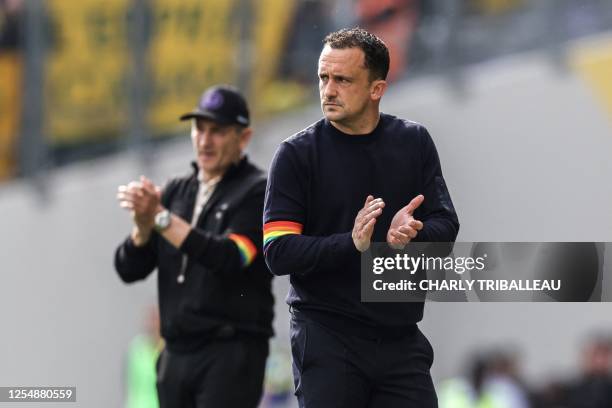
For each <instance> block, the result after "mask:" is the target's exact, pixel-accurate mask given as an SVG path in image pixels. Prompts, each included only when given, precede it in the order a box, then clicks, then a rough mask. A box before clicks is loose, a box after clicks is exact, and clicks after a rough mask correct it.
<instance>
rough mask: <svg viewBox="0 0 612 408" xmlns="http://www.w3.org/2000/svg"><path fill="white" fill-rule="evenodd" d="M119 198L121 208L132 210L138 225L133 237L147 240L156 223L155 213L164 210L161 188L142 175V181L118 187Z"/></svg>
mask: <svg viewBox="0 0 612 408" xmlns="http://www.w3.org/2000/svg"><path fill="white" fill-rule="evenodd" d="M117 200H118V201H119V206H120V207H121V208H125V209H126V210H129V211H130V212H131V215H132V220H133V221H134V226H135V227H136V230H135V231H134V232H133V233H132V238H134V239H135V240H136V241H145V242H146V241H147V240H148V237H149V235H150V234H151V231H152V230H153V226H154V225H155V214H157V213H158V212H159V211H161V210H163V207H162V206H161V189H160V188H159V187H157V186H156V185H155V184H153V182H152V181H151V180H149V179H148V178H146V177H144V176H140V181H132V182H131V183H129V184H127V185H121V186H119V187H118V189H117Z"/></svg>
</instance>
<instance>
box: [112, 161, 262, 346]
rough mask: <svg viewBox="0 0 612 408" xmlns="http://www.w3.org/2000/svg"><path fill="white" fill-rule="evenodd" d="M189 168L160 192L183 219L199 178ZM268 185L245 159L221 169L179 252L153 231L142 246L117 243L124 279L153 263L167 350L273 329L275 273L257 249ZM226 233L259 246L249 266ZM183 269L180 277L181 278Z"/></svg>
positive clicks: (138, 276)
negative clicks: (189, 171)
mask: <svg viewBox="0 0 612 408" xmlns="http://www.w3.org/2000/svg"><path fill="white" fill-rule="evenodd" d="M193 167H194V171H193V173H192V174H190V175H189V176H186V177H181V178H175V179H173V180H171V181H170V182H169V183H168V184H167V185H166V187H165V188H164V190H163V193H162V205H163V206H164V207H166V208H168V209H169V210H170V211H171V212H172V213H173V214H176V215H178V216H180V217H181V218H183V219H184V220H186V221H187V222H189V221H190V220H191V218H192V213H193V207H194V204H195V198H196V194H197V191H198V183H199V181H198V179H197V173H198V170H197V167H196V166H195V164H194V166H193ZM265 187H266V179H265V175H264V173H263V172H262V171H261V170H260V169H258V168H257V167H255V166H254V165H253V164H251V163H250V162H249V161H248V160H247V158H246V157H245V158H244V159H242V160H241V161H240V162H239V163H238V164H237V165H235V166H232V167H231V168H230V169H228V171H227V172H226V173H225V175H224V176H223V178H222V180H221V181H220V182H219V184H218V185H217V187H216V188H215V191H214V193H213V194H212V196H211V197H210V199H209V200H208V202H207V203H206V205H205V206H204V208H203V210H202V213H201V215H200V217H199V219H198V221H197V224H196V228H194V229H192V231H191V232H190V234H189V235H188V236H187V238H186V239H185V241H184V242H183V244H182V246H181V248H180V249H176V248H174V247H173V246H172V245H171V244H169V243H168V242H167V241H166V240H165V239H163V238H162V237H161V236H160V235H158V234H157V233H155V232H154V233H153V235H152V236H151V239H150V240H149V242H148V243H147V245H145V246H144V247H141V248H139V247H136V246H135V245H134V243H133V242H132V240H131V239H130V238H129V237H128V238H127V239H126V240H125V241H124V242H123V243H122V244H121V245H120V246H119V247H118V248H117V251H116V254H115V268H116V270H117V272H118V273H119V276H120V277H121V279H122V280H123V281H124V282H128V283H129V282H134V281H137V280H140V279H144V278H146V277H147V276H148V275H149V274H150V273H151V272H152V271H153V270H154V269H155V268H156V267H157V268H158V275H157V277H158V278H157V280H158V291H159V304H160V316H161V333H162V336H163V337H164V339H165V340H166V343H167V346H168V348H169V349H171V350H172V349H174V350H176V351H191V350H195V349H197V348H198V347H199V346H200V345H201V344H203V343H204V342H206V341H209V340H210V339H211V338H217V337H231V336H245V335H247V336H260V337H265V338H267V337H270V336H271V335H272V334H273V332H272V318H273V304H274V299H273V297H272V293H271V279H272V274H271V273H270V272H269V271H268V269H267V267H266V265H265V262H264V260H263V257H262V248H261V246H262V229H261V223H262V212H263V200H264V194H265ZM230 234H239V236H241V237H243V238H247V239H248V240H249V241H250V242H251V243H252V244H253V246H252V247H251V248H256V251H257V252H256V256H255V258H253V260H252V261H251V262H250V263H248V264H247V257H244V256H243V255H244V253H243V254H241V251H240V250H239V249H238V245H236V243H235V241H233V240H232V239H230V238H228V235H230ZM185 255H186V256H185ZM183 262H185V264H183ZM183 267H184V268H186V269H185V273H184V275H185V281H184V282H183V283H178V281H177V277H178V275H179V274H180V271H181V268H183Z"/></svg>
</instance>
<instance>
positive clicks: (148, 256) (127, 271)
mask: <svg viewBox="0 0 612 408" xmlns="http://www.w3.org/2000/svg"><path fill="white" fill-rule="evenodd" d="M157 239H159V237H158V236H157V234H156V233H152V234H151V238H150V239H149V241H148V242H147V243H146V244H145V245H144V246H142V247H137V246H136V245H134V242H132V239H131V238H130V237H128V238H126V239H125V240H124V241H123V243H121V245H119V247H118V248H117V250H116V251H115V270H116V271H117V273H118V274H119V277H120V278H121V280H123V281H124V282H126V283H131V282H135V281H138V280H142V279H145V278H146V277H147V276H149V274H151V272H153V270H154V269H155V268H156V267H157V249H156V248H157Z"/></svg>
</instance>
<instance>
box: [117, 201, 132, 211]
mask: <svg viewBox="0 0 612 408" xmlns="http://www.w3.org/2000/svg"><path fill="white" fill-rule="evenodd" d="M119 207H121V208H125V209H126V210H133V209H134V205H133V204H132V203H131V202H129V201H121V202H120V203H119Z"/></svg>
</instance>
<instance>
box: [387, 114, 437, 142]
mask: <svg viewBox="0 0 612 408" xmlns="http://www.w3.org/2000/svg"><path fill="white" fill-rule="evenodd" d="M381 119H382V120H384V132H385V133H386V134H387V135H392V136H393V137H395V138H397V139H399V140H398V141H401V142H409V143H418V144H420V145H429V144H431V143H432V140H431V136H430V134H429V132H428V130H427V128H426V127H425V126H424V125H423V124H421V123H419V122H415V121H413V120H408V119H402V118H398V117H396V116H393V115H388V114H385V113H381Z"/></svg>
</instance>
